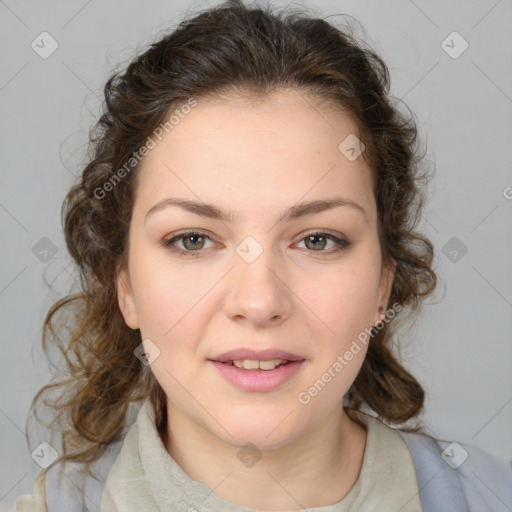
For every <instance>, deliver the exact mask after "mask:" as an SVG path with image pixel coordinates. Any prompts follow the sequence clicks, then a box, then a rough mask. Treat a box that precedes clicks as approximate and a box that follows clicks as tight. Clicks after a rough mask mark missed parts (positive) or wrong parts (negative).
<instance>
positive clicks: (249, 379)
mask: <svg viewBox="0 0 512 512" xmlns="http://www.w3.org/2000/svg"><path fill="white" fill-rule="evenodd" d="M209 362H210V363H211V364H212V365H213V366H214V367H215V368H217V370H218V371H219V373H220V375H221V376H223V377H224V378H225V379H226V380H227V381H228V382H229V383H231V384H232V385H234V386H235V387H237V388H239V389H242V390H244V391H249V392H264V391H272V390H275V389H277V388H279V387H281V386H283V385H284V384H285V383H287V382H288V381H290V380H292V379H293V377H294V376H295V375H296V374H297V373H298V372H299V371H300V370H301V368H302V367H303V365H304V363H305V359H301V360H297V361H289V360H283V359H278V360H276V359H273V360H256V359H244V360H240V359H235V360H228V361H224V362H221V361H212V360H209Z"/></svg>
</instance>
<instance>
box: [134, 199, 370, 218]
mask: <svg viewBox="0 0 512 512" xmlns="http://www.w3.org/2000/svg"><path fill="white" fill-rule="evenodd" d="M168 206H178V207H180V208H182V209H183V210H186V211H188V212H190V213H194V214H196V215H200V216H202V217H209V218H212V219H219V220H222V221H224V222H229V223H233V222H234V218H235V216H234V214H233V212H231V211H228V210H224V209H222V208H219V207H217V206H215V205H212V204H208V203H204V202H199V201H194V200H191V199H181V198H173V197H168V198H166V199H162V200H161V201H158V203H156V204H154V205H153V206H152V207H151V208H150V209H149V210H148V211H147V213H146V216H145V220H144V221H146V220H147V218H148V217H149V216H150V215H151V214H153V213H155V212H157V211H159V210H162V209H164V208H167V207H168ZM342 206H347V207H351V208H354V209H355V210H356V211H359V212H360V213H361V214H362V215H363V216H364V218H365V220H366V221H367V220H368V218H367V215H366V210H365V209H364V208H363V207H362V206H361V205H360V204H358V203H356V202H354V201H352V200H350V199H346V198H332V199H322V200H317V201H309V202H302V203H297V204H295V205H294V206H291V207H290V208H288V209H287V210H285V211H284V212H283V213H282V214H281V215H280V216H279V219H278V223H283V222H289V221H292V220H295V219H298V218H299V217H304V216H306V215H311V214H314V213H320V212H323V211H326V210H331V209H333V208H339V207H342Z"/></svg>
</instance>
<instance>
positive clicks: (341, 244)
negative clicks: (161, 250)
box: [162, 231, 350, 257]
mask: <svg viewBox="0 0 512 512" xmlns="http://www.w3.org/2000/svg"><path fill="white" fill-rule="evenodd" d="M192 235H199V236H200V237H202V238H205V239H208V240H210V241H211V240H212V239H211V237H209V236H208V235H207V234H205V233H201V232H200V231H186V232H184V233H180V234H178V235H176V236H173V237H172V238H169V239H167V240H163V241H162V245H163V246H164V247H165V248H167V249H169V250H171V251H172V252H176V253H179V255H180V256H193V257H194V256H199V255H200V253H201V251H203V250H205V249H198V250H196V251H192V250H183V249H179V248H178V247H175V246H173V244H174V243H175V242H177V241H179V240H181V239H182V238H187V237H188V236H192ZM310 236H319V237H322V238H326V239H328V240H331V241H333V242H334V243H335V244H336V245H337V248H335V249H333V250H330V251H323V250H322V251H313V250H311V251H310V252H318V253H327V254H332V253H337V252H341V251H343V250H345V249H347V248H348V247H349V246H350V242H349V241H348V240H345V239H343V238H338V237H337V236H334V235H332V234H331V233H325V232H323V231H314V232H312V233H307V234H306V235H305V236H304V237H303V238H301V240H299V242H302V241H303V240H305V239H306V238H307V237H310Z"/></svg>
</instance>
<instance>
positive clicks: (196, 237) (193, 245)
mask: <svg viewBox="0 0 512 512" xmlns="http://www.w3.org/2000/svg"><path fill="white" fill-rule="evenodd" d="M198 238H202V235H188V236H187V237H186V238H185V240H187V241H188V240H191V239H198ZM196 246H197V241H196V242H192V247H196Z"/></svg>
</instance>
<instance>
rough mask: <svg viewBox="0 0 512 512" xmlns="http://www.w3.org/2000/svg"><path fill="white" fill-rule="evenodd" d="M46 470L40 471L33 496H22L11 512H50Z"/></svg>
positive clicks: (35, 481)
mask: <svg viewBox="0 0 512 512" xmlns="http://www.w3.org/2000/svg"><path fill="white" fill-rule="evenodd" d="M45 483H46V470H43V471H40V472H39V473H38V474H37V476H36V478H35V480H34V489H33V491H32V494H31V495H23V496H20V497H19V498H18V499H17V500H16V503H14V508H12V510H11V512H48V507H47V506H46V491H45Z"/></svg>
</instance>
